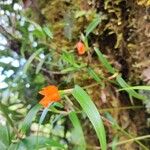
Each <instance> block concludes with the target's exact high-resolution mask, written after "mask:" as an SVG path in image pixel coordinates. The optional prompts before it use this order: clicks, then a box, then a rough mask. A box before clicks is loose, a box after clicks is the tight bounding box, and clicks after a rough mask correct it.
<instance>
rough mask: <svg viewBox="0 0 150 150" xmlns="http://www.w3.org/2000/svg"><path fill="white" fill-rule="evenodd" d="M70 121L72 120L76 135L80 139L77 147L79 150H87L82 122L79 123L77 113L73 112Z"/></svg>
mask: <svg viewBox="0 0 150 150" xmlns="http://www.w3.org/2000/svg"><path fill="white" fill-rule="evenodd" d="M69 119H70V120H71V122H72V124H73V126H74V130H75V133H76V134H77V135H78V137H79V139H78V141H79V142H78V143H77V145H79V146H78V150H85V149H86V142H85V138H84V134H83V130H82V127H81V124H80V121H79V119H78V116H77V115H76V113H75V111H72V112H71V113H70V114H69ZM76 148H77V147H76Z"/></svg>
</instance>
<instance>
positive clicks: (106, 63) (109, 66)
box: [94, 47, 116, 74]
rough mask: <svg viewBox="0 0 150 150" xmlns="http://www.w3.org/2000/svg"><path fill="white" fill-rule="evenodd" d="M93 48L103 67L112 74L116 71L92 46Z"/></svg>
mask: <svg viewBox="0 0 150 150" xmlns="http://www.w3.org/2000/svg"><path fill="white" fill-rule="evenodd" d="M94 50H95V52H96V54H97V55H98V58H99V60H100V61H101V62H102V64H103V65H104V67H105V68H106V69H107V70H108V71H109V72H110V73H112V74H114V73H115V72H116V71H115V69H114V68H113V67H112V66H111V65H110V63H109V62H108V61H107V59H106V58H105V57H104V56H103V54H102V53H101V51H100V50H99V49H98V48H96V47H94Z"/></svg>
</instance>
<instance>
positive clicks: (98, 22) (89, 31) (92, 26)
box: [85, 15, 101, 37]
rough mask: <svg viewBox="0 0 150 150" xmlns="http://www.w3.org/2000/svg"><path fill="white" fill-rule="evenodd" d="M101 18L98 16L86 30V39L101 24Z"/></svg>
mask: <svg viewBox="0 0 150 150" xmlns="http://www.w3.org/2000/svg"><path fill="white" fill-rule="evenodd" d="M100 17H101V16H99V15H98V16H97V17H96V18H94V19H93V20H92V22H91V23H90V24H89V25H88V27H87V28H86V31H85V32H86V37H87V36H88V35H89V34H90V33H91V32H92V31H93V30H94V29H95V28H96V27H97V26H98V25H99V24H100V23H101V18H100Z"/></svg>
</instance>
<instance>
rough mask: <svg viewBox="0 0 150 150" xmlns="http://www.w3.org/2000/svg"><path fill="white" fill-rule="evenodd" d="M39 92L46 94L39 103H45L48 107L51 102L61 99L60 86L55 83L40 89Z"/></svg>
mask: <svg viewBox="0 0 150 150" xmlns="http://www.w3.org/2000/svg"><path fill="white" fill-rule="evenodd" d="M39 93H40V94H41V95H44V98H43V99H42V100H41V101H40V102H39V104H41V105H43V106H44V107H48V105H49V104H50V103H53V102H57V101H59V100H60V95H59V91H58V88H57V87H56V86H54V85H50V86H47V87H44V88H43V89H42V90H41V91H39Z"/></svg>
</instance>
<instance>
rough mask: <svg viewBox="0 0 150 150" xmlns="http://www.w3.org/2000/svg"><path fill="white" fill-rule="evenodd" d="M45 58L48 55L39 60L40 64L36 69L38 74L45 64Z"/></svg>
mask: <svg viewBox="0 0 150 150" xmlns="http://www.w3.org/2000/svg"><path fill="white" fill-rule="evenodd" d="M45 59H46V57H45V58H44V59H42V60H41V61H40V62H39V64H38V65H37V67H36V71H35V73H36V74H38V73H39V72H40V70H41V68H42V65H43V64H44V61H45Z"/></svg>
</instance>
